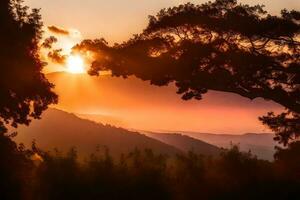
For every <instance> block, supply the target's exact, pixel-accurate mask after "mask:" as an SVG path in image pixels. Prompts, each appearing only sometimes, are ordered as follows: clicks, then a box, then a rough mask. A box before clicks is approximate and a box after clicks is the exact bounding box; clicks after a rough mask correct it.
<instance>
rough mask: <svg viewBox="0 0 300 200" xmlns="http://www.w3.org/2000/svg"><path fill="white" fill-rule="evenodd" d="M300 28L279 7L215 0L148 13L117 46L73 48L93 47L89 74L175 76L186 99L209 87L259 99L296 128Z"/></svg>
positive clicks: (157, 81)
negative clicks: (138, 29)
mask: <svg viewBox="0 0 300 200" xmlns="http://www.w3.org/2000/svg"><path fill="white" fill-rule="evenodd" d="M299 33H300V12H298V11H294V10H292V11H287V10H282V12H281V15H280V16H274V15H270V14H268V13H267V12H266V11H265V10H264V9H263V6H260V5H256V6H249V5H242V4H238V3H237V1H236V0H216V1H215V2H208V3H205V4H201V5H194V4H191V3H187V4H185V5H180V6H177V7H173V8H168V9H163V10H161V11H160V12H159V13H158V14H157V16H150V17H149V24H148V26H147V27H146V29H145V30H144V31H143V32H142V33H141V34H139V35H135V36H134V37H133V38H132V39H130V40H129V41H126V42H124V43H122V44H115V45H113V46H109V45H108V43H107V42H106V41H105V40H104V39H100V40H85V41H83V42H82V43H81V44H79V45H77V46H75V47H74V50H75V51H82V52H86V51H92V52H94V54H95V61H94V62H93V63H92V65H91V69H90V71H89V72H90V74H91V75H98V74H99V71H105V70H110V71H111V72H112V75H113V76H122V77H125V78H126V77H127V76H131V75H134V76H136V77H138V78H140V79H142V80H150V82H151V84H154V85H158V86H162V85H167V84H169V83H171V82H175V84H176V86H177V88H178V91H177V93H178V94H181V95H182V98H183V99H184V100H189V99H192V98H195V99H201V98H202V94H204V93H206V92H207V91H208V90H217V91H223V92H231V93H236V94H239V95H241V96H243V97H246V98H249V99H255V98H258V97H262V98H264V99H267V100H272V101H274V102H277V103H279V104H281V105H283V106H284V107H285V108H286V109H287V113H286V116H287V117H291V118H292V119H293V120H292V121H293V123H286V124H285V126H287V127H289V126H293V127H296V126H295V123H296V124H300V118H299V113H300V61H299V56H300V40H299ZM276 118H277V116H275V115H272V114H270V115H268V116H265V117H264V118H262V119H261V120H262V121H263V123H265V124H266V125H269V126H270V127H271V128H272V127H274V124H273V123H274V121H276ZM275 123H276V122H275ZM276 124H277V125H276V126H280V124H278V123H276ZM296 128H297V130H294V131H293V132H287V131H284V132H282V131H279V132H278V137H277V138H278V139H279V140H280V141H281V142H284V143H287V140H286V138H291V137H292V136H296V137H298V136H299V135H300V131H299V125H298V126H297V127H296ZM272 129H273V130H275V131H277V130H276V129H274V128H272ZM288 129H289V128H288ZM290 129H292V128H290ZM282 135H286V136H284V137H282Z"/></svg>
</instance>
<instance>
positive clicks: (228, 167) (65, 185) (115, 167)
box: [0, 136, 300, 200]
mask: <svg viewBox="0 0 300 200" xmlns="http://www.w3.org/2000/svg"><path fill="white" fill-rule="evenodd" d="M0 143H1V148H0V156H1V157H0V160H1V166H0V176H1V177H0V178H1V187H0V190H1V191H0V192H1V199H4V200H6V199H14V200H18V199H37V200H39V199H43V200H51V199H91V200H92V199H178V200H181V199H184V200H185V199H293V198H296V197H297V196H298V192H297V191H298V190H297V188H299V186H300V176H299V169H300V168H299V167H300V166H299V163H300V162H299V159H297V158H298V157H299V156H298V155H299V152H300V148H299V147H300V145H299V144H300V143H299V142H298V143H292V144H290V146H289V148H286V149H278V150H277V153H276V156H275V161H274V162H269V161H265V160H259V159H257V158H256V157H255V156H253V155H252V154H251V153H250V152H248V153H247V152H246V153H244V152H240V151H239V148H238V147H237V146H233V147H232V148H231V149H228V150H224V151H223V152H222V153H221V154H220V155H219V156H218V157H206V156H203V155H198V154H195V153H193V152H189V153H187V154H181V155H177V156H176V157H167V156H164V155H159V154H154V153H153V152H152V151H151V150H150V149H146V150H138V149H135V150H133V151H132V152H131V153H129V154H127V155H125V154H124V155H122V156H121V157H120V159H119V160H113V159H112V158H111V156H110V154H109V151H108V149H107V150H105V152H99V151H98V152H96V153H95V154H93V155H91V156H90V158H88V159H86V160H85V161H84V162H83V161H81V162H79V161H78V160H77V152H76V149H74V148H73V149H71V150H70V151H69V152H68V153H67V154H64V153H62V152H59V151H57V150H55V151H54V152H43V151H42V150H40V149H38V148H37V147H36V145H35V144H34V143H33V148H32V150H31V151H29V150H25V148H24V147H19V148H17V146H16V144H15V143H14V142H12V141H11V139H10V138H7V137H4V136H1V139H0ZM37 155H39V156H37Z"/></svg>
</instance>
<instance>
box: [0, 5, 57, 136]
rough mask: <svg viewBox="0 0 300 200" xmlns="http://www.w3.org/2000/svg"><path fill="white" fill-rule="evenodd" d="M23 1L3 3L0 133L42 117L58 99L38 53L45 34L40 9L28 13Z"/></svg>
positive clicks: (0, 17)
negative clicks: (10, 127) (6, 125)
mask: <svg viewBox="0 0 300 200" xmlns="http://www.w3.org/2000/svg"><path fill="white" fill-rule="evenodd" d="M22 3H23V1H22V0H1V2H0V27H1V29H0V66H1V69H0V96H1V98H0V133H2V134H3V133H4V132H5V131H6V128H5V124H10V125H12V126H14V127H17V125H18V124H26V125H28V123H29V122H30V120H31V119H32V118H39V117H40V115H41V113H42V111H44V110H45V109H47V106H48V105H49V104H51V103H56V102H57V96H56V94H54V93H53V92H52V90H51V89H52V88H53V85H52V84H51V83H49V82H48V80H47V79H46V78H45V76H44V74H43V73H42V68H43V65H44V63H43V62H42V61H41V60H40V58H39V55H38V50H39V41H40V39H41V34H42V30H41V27H42V22H41V17H40V15H39V10H37V9H33V10H32V12H30V13H29V12H28V7H26V6H22Z"/></svg>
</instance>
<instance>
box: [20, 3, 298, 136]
mask: <svg viewBox="0 0 300 200" xmlns="http://www.w3.org/2000/svg"><path fill="white" fill-rule="evenodd" d="M182 2H188V1H180V0H163V1H162V0H151V1H149V0H110V1H104V0H85V1H82V0H63V1H62V0H51V1H49V0H26V1H25V3H27V4H28V5H29V6H32V7H38V8H42V10H41V13H42V17H43V21H44V24H45V25H46V26H49V25H55V26H58V27H61V28H64V29H66V30H68V31H70V33H71V34H70V35H55V36H56V37H57V38H58V39H59V42H58V43H57V44H56V46H55V48H63V50H64V53H65V54H69V53H70V49H71V47H72V46H73V45H74V44H76V43H77V42H80V40H81V39H85V38H89V39H90V38H100V37H104V38H106V39H107V40H108V41H109V42H110V43H113V42H121V41H123V40H126V39H128V38H129V37H130V36H131V35H132V34H134V33H139V32H141V30H142V29H143V28H144V27H145V26H146V24H147V16H148V15H150V14H155V13H156V12H157V11H159V10H160V9H161V8H164V7H168V6H174V5H177V4H178V3H182ZM192 2H194V3H195V2H199V3H202V2H205V1H202V0H201V1H196V0H194V1H192ZM241 2H246V3H249V2H250V3H251V4H255V3H261V4H266V5H267V10H269V11H270V12H272V13H279V11H280V9H281V8H288V9H291V8H294V9H299V8H300V4H299V0H285V1H283V0H272V1H271V0H244V1H241ZM46 26H45V27H46ZM45 30H46V29H45ZM49 34H50V33H49V31H46V35H49ZM44 53H45V52H44ZM64 69H65V66H61V65H57V64H53V63H51V62H50V64H49V66H48V67H47V68H46V72H48V73H50V72H55V71H61V70H64ZM48 77H49V79H50V80H51V81H53V82H54V83H55V84H56V92H57V93H58V94H59V96H60V103H59V104H58V105H57V106H56V107H58V108H60V109H63V110H67V111H69V112H75V113H81V114H97V115H100V116H103V115H104V116H107V117H109V119H110V121H115V122H117V123H116V124H117V125H121V126H126V127H128V128H135V129H144V130H146V129H147V130H178V131H179V130H185V131H201V132H212V133H232V134H239V133H246V132H268V130H267V129H266V128H265V127H263V126H262V125H261V124H260V123H259V121H258V120H257V118H258V116H261V115H263V114H265V113H266V112H268V111H270V110H278V109H280V107H279V106H278V105H276V104H274V103H272V102H266V101H264V100H256V101H250V100H248V99H245V98H242V97H239V96H237V95H234V94H225V93H219V92H210V93H209V94H207V95H206V96H205V98H204V100H201V101H188V102H186V101H182V100H181V99H180V97H179V96H178V95H176V94H175V88H174V87H173V86H170V87H163V88H158V87H153V86H150V85H148V83H145V82H142V81H139V80H136V79H130V80H122V79H115V78H108V77H100V78H95V77H89V76H87V75H71V74H48ZM100 118H101V117H100ZM101 119H103V118H101ZM111 119H115V120H111Z"/></svg>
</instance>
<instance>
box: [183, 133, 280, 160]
mask: <svg viewBox="0 0 300 200" xmlns="http://www.w3.org/2000/svg"><path fill="white" fill-rule="evenodd" d="M182 134H185V135H188V136H190V137H193V138H196V139H199V140H202V141H205V142H207V143H209V144H213V145H216V146H218V147H223V148H229V147H230V146H231V145H232V144H237V145H238V146H239V147H240V149H241V150H242V151H249V150H250V151H251V152H252V153H253V154H255V155H257V157H258V158H261V159H266V160H273V155H274V153H275V146H276V145H278V144H277V143H276V142H275V141H274V140H273V137H274V135H273V134H269V133H246V134H242V135H230V134H211V133H197V132H182Z"/></svg>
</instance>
